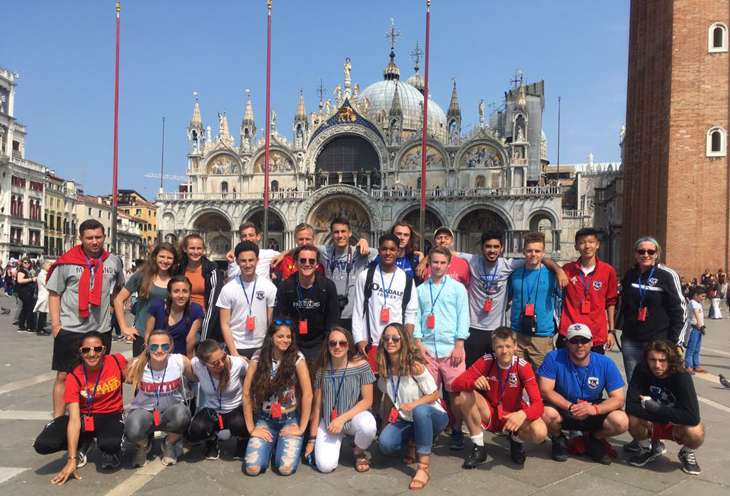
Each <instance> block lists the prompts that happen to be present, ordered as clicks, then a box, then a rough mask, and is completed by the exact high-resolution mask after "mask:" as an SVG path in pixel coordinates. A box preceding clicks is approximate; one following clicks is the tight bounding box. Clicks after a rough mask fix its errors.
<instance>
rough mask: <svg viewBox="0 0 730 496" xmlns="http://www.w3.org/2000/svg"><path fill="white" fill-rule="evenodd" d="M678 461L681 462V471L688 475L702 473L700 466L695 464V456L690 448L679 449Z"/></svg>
mask: <svg viewBox="0 0 730 496" xmlns="http://www.w3.org/2000/svg"><path fill="white" fill-rule="evenodd" d="M677 456H678V457H679V461H680V462H681V463H682V471H683V472H684V473H685V474H689V475H699V474H700V473H702V470H700V466H699V465H697V457H696V456H695V452H694V451H692V450H686V449H681V450H679V455H677Z"/></svg>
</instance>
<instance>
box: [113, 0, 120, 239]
mask: <svg viewBox="0 0 730 496" xmlns="http://www.w3.org/2000/svg"><path fill="white" fill-rule="evenodd" d="M121 8H122V6H121V3H120V2H117V57H116V66H115V69H114V172H113V174H114V178H113V180H112V252H114V253H117V252H118V248H119V247H118V246H117V166H118V164H119V160H118V158H119V11H120V10H121Z"/></svg>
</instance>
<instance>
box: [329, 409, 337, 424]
mask: <svg viewBox="0 0 730 496" xmlns="http://www.w3.org/2000/svg"><path fill="white" fill-rule="evenodd" d="M336 418H337V408H333V409H332V413H331V414H330V422H332V421H333V420H334V419H336Z"/></svg>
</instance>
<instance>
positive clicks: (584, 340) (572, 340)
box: [568, 338, 591, 344]
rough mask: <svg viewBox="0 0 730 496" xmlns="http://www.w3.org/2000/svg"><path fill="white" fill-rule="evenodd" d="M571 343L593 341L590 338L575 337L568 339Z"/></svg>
mask: <svg viewBox="0 0 730 496" xmlns="http://www.w3.org/2000/svg"><path fill="white" fill-rule="evenodd" d="M568 342H569V343H570V344H588V343H590V342H591V340H590V339H587V338H573V339H571V340H569V341H568Z"/></svg>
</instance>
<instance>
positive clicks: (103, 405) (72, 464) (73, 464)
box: [33, 331, 127, 484]
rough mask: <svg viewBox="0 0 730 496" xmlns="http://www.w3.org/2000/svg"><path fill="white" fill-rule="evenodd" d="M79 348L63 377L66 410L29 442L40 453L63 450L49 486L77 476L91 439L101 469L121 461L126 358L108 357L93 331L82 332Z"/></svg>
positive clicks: (45, 453) (99, 335) (84, 461)
mask: <svg viewBox="0 0 730 496" xmlns="http://www.w3.org/2000/svg"><path fill="white" fill-rule="evenodd" d="M80 351H81V364H80V365H79V366H78V367H76V368H75V369H74V370H73V371H72V372H71V373H70V374H68V376H67V377H66V389H65V391H64V393H63V401H65V402H66V403H68V413H69V414H68V415H63V416H61V417H57V418H55V419H54V420H53V421H51V422H50V423H49V424H48V425H46V427H45V428H44V429H43V432H41V434H40V435H39V436H38V438H37V439H36V440H35V443H34V444H33V447H34V448H35V450H36V452H38V453H39V454H41V455H47V454H50V453H56V452H58V451H62V450H65V449H67V450H68V461H67V462H66V466H65V467H63V469H62V470H61V471H60V472H59V473H58V475H56V477H54V478H53V479H52V480H51V483H53V484H64V483H65V482H66V481H67V480H68V479H69V477H73V478H75V479H81V476H80V475H79V473H78V469H79V468H81V467H83V466H84V465H86V457H87V455H88V454H89V452H90V451H91V449H92V448H93V445H94V440H95V439H96V444H97V445H98V446H99V449H100V450H101V452H102V455H103V462H102V464H101V468H117V467H119V465H120V464H121V450H122V438H123V437H124V423H123V418H122V414H123V413H124V406H123V403H122V383H123V379H122V370H123V369H124V367H126V366H127V360H126V359H125V358H124V356H122V355H107V354H106V346H104V344H103V341H102V336H101V334H100V333H99V332H97V331H89V332H87V333H86V334H84V336H83V338H82V341H81V349H80Z"/></svg>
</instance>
